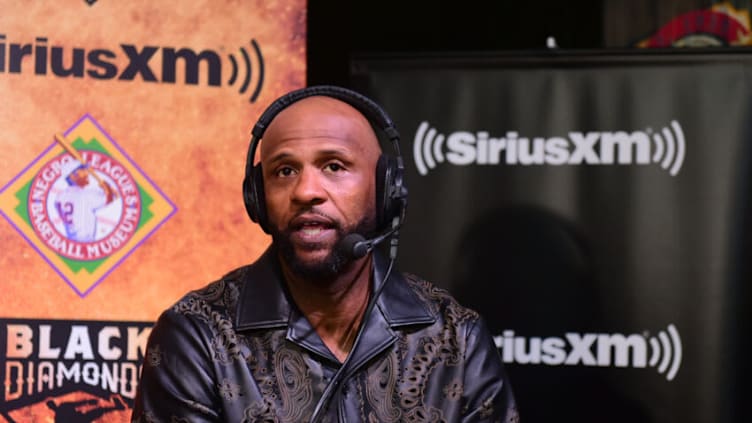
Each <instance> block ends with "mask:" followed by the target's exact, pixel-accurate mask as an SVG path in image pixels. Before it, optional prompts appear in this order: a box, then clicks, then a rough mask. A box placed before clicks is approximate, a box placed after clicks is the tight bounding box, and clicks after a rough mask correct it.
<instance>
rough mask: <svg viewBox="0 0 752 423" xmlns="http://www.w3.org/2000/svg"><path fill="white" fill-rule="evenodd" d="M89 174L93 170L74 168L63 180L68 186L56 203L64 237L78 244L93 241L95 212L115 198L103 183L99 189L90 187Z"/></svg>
mask: <svg viewBox="0 0 752 423" xmlns="http://www.w3.org/2000/svg"><path fill="white" fill-rule="evenodd" d="M89 172H94V171H93V170H91V169H90V168H89V166H88V165H86V164H82V165H79V166H78V167H76V168H75V169H73V170H72V171H71V172H70V173H69V174H68V176H66V177H65V181H66V182H67V183H68V187H67V188H66V189H65V190H63V191H62V192H61V193H60V194H58V196H57V198H56V200H55V209H56V210H57V213H58V215H59V216H60V220H61V221H62V222H63V225H64V226H65V233H66V235H67V237H68V238H69V239H71V240H74V241H78V242H92V241H94V240H96V235H97V214H96V213H97V210H99V209H100V208H102V207H104V206H106V205H108V204H110V203H112V202H113V201H114V200H115V198H116V197H117V192H116V191H115V190H114V189H112V187H111V186H110V185H109V184H108V183H107V182H105V181H104V180H100V182H99V185H98V186H99V188H96V187H89Z"/></svg>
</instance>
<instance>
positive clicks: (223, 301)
mask: <svg viewBox="0 0 752 423" xmlns="http://www.w3.org/2000/svg"><path fill="white" fill-rule="evenodd" d="M248 267H249V266H241V267H238V268H237V269H233V270H232V271H230V272H228V273H226V274H225V275H224V276H222V277H220V278H219V279H216V280H214V281H211V282H209V283H207V284H206V285H204V286H202V287H200V288H197V289H194V290H191V291H189V292H187V293H185V294H184V295H183V296H182V297H181V298H180V299H178V300H177V301H176V302H175V303H174V304H173V305H172V306H171V307H170V308H169V309H167V310H166V312H172V313H178V314H181V315H194V316H198V317H208V316H209V315H210V314H211V313H213V312H214V313H216V312H221V313H223V314H225V313H233V312H234V309H235V306H236V305H237V302H238V297H239V296H240V286H241V284H242V282H243V279H244V276H245V274H246V272H247V270H248Z"/></svg>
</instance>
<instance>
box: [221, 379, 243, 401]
mask: <svg viewBox="0 0 752 423" xmlns="http://www.w3.org/2000/svg"><path fill="white" fill-rule="evenodd" d="M217 390H218V391H219V394H220V395H221V396H222V398H224V399H225V400H227V401H235V400H237V399H238V398H240V393H241V392H242V387H241V386H240V385H238V384H237V383H232V382H231V381H230V380H229V379H224V380H222V382H221V383H220V384H219V385H218V386H217Z"/></svg>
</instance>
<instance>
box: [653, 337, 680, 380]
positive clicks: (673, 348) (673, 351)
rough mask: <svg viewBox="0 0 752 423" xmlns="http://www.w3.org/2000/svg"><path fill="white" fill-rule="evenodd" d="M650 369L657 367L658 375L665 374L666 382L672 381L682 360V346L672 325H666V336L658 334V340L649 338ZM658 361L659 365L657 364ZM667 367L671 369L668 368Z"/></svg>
mask: <svg viewBox="0 0 752 423" xmlns="http://www.w3.org/2000/svg"><path fill="white" fill-rule="evenodd" d="M650 349H651V354H650V362H649V364H650V367H655V366H656V365H658V373H661V374H663V373H666V370H668V373H666V379H667V380H673V379H674V377H675V376H676V372H678V371H679V365H680V364H681V360H682V346H681V339H680V338H679V332H678V331H677V330H676V327H675V326H674V325H668V335H667V334H666V332H664V331H660V332H658V338H657V339H656V337H651V338H650ZM659 360H660V363H659ZM669 365H670V366H671V368H669Z"/></svg>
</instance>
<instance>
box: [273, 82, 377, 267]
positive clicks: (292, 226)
mask: <svg viewBox="0 0 752 423" xmlns="http://www.w3.org/2000/svg"><path fill="white" fill-rule="evenodd" d="M379 154H380V148H379V144H378V141H377V139H376V135H375V134H374V132H373V130H372V129H371V127H370V125H369V124H368V121H367V120H366V119H365V118H364V117H363V116H362V115H361V114H360V113H359V112H358V111H357V110H355V109H354V108H352V107H351V106H349V105H347V104H345V103H343V102H340V101H338V100H335V99H332V98H329V97H318V96H317V97H309V98H306V99H303V100H300V101H298V102H296V103H295V104H293V105H291V106H289V107H288V108H286V109H285V110H283V111H282V112H280V113H279V114H278V115H277V116H276V117H275V119H274V120H273V121H272V123H271V124H270V125H269V128H268V129H267V131H266V134H265V136H264V139H263V141H262V143H261V163H262V167H263V176H264V192H265V199H266V206H267V213H268V217H269V223H270V227H271V232H272V237H273V238H274V241H275V243H277V245H278V246H279V247H280V251H282V256H283V259H284V260H285V262H286V264H287V265H288V266H289V267H290V268H291V269H292V270H293V271H295V272H297V273H298V274H300V275H302V276H308V277H311V278H326V277H327V276H332V274H336V273H337V272H338V270H339V269H340V267H341V266H342V264H343V263H344V261H345V260H344V258H343V257H342V256H341V255H339V254H338V253H337V245H338V243H339V241H340V240H341V239H342V237H344V236H345V235H346V234H348V233H352V232H358V233H361V234H363V235H364V236H369V235H371V234H372V233H373V230H374V225H375V223H374V220H375V210H374V208H375V199H376V195H375V174H376V162H377V161H378V157H379Z"/></svg>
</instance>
